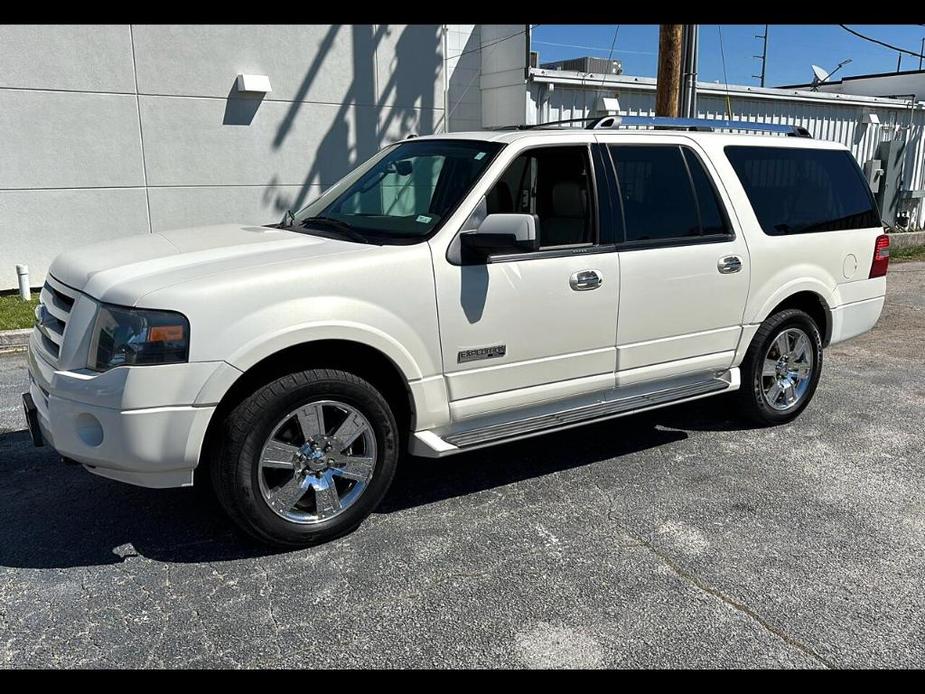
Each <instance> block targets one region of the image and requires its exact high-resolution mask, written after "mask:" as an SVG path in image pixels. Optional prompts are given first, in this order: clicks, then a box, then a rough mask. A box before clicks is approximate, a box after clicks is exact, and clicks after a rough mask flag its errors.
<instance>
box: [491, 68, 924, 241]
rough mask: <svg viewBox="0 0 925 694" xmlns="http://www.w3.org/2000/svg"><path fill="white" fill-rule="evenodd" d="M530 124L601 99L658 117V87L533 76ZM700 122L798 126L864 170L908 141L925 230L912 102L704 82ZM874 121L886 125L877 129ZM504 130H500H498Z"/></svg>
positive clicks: (909, 170) (645, 82) (919, 108)
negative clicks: (847, 152) (894, 142)
mask: <svg viewBox="0 0 925 694" xmlns="http://www.w3.org/2000/svg"><path fill="white" fill-rule="evenodd" d="M525 87H526V97H527V112H526V114H525V122H527V123H537V122H547V121H553V120H563V119H568V118H582V117H585V116H588V115H592V114H593V112H594V109H595V103H596V101H597V99H598V97H600V96H607V97H613V96H616V97H617V98H618V99H619V104H620V113H621V114H622V115H644V116H654V115H655V80H654V79H652V78H646V77H632V76H626V75H619V76H616V75H608V76H606V77H605V76H603V75H580V74H578V73H564V72H561V71H545V70H536V69H533V70H531V79H530V82H529V83H528V84H527V85H525ZM697 110H698V117H699V118H708V119H716V118H720V119H721V118H732V119H735V120H745V121H753V122H755V121H760V122H765V123H779V124H786V125H799V126H802V127H804V128H806V129H807V130H808V131H809V132H810V133H811V134H812V136H813V137H814V138H816V139H820V140H830V141H833V142H840V143H842V144H844V145H846V146H847V147H849V148H850V149H851V152H852V153H853V154H854V156H855V158H856V159H857V160H858V162H859V163H860V164H862V165H863V164H864V163H865V162H867V161H868V160H870V159H874V158H876V157H877V152H878V147H879V145H880V143H881V142H883V141H885V140H889V139H892V138H897V137H898V138H903V139H904V140H905V142H906V148H905V156H904V162H903V170H902V180H903V188H904V190H907V191H910V195H909V197H907V198H905V199H904V204H905V205H906V207H907V208H908V209H909V210H910V226H911V227H914V228H922V227H923V225H925V205H923V204H921V200H922V198H921V197H919V196H920V195H921V194H922V191H923V189H925V166H923V165H925V138H923V126H925V104H923V103H922V102H915V103H913V102H912V101H911V100H909V99H907V100H902V99H888V98H879V97H869V96H856V95H849V94H827V93H823V92H810V91H801V90H796V89H768V88H764V89H763V88H759V87H748V86H740V85H729V86H728V88H727V87H726V86H725V85H718V84H715V83H707V82H698V84H697ZM870 114H873V115H874V116H875V117H876V119H877V120H879V124H877V123H870V122H869V121H870V120H871V119H870V118H869V115H870ZM499 125H500V124H499Z"/></svg>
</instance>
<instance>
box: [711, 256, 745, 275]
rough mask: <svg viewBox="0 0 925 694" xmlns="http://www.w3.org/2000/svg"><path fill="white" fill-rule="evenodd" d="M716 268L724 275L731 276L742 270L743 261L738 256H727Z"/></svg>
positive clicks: (720, 260) (721, 259)
mask: <svg viewBox="0 0 925 694" xmlns="http://www.w3.org/2000/svg"><path fill="white" fill-rule="evenodd" d="M716 266H717V268H719V271H720V272H721V273H722V274H724V275H729V274H731V273H733V272H738V271H739V270H741V269H742V259H741V258H740V257H739V256H737V255H727V256H726V257H724V258H720V259H719V262H717V264H716Z"/></svg>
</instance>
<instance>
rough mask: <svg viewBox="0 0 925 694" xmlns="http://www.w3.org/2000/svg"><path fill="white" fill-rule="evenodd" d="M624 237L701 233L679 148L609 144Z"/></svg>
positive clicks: (644, 238)
mask: <svg viewBox="0 0 925 694" xmlns="http://www.w3.org/2000/svg"><path fill="white" fill-rule="evenodd" d="M609 149H610V156H611V158H612V159H613V163H614V167H615V169H616V172H617V182H618V183H619V186H620V199H621V202H622V204H623V218H624V221H625V225H626V240H627V241H630V242H631V241H659V240H667V239H683V238H687V237H696V236H700V235H701V229H700V215H699V213H698V210H697V201H696V199H695V198H694V191H693V189H692V188H691V179H690V176H688V173H687V166H686V164H685V162H684V156H683V155H682V153H681V148H680V147H676V146H673V145H661V146H659V145H652V146H650V145H611V146H610V148H609Z"/></svg>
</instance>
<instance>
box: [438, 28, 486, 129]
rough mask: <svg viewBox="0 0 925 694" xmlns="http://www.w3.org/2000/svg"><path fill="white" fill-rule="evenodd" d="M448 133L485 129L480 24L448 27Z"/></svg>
mask: <svg viewBox="0 0 925 694" xmlns="http://www.w3.org/2000/svg"><path fill="white" fill-rule="evenodd" d="M446 38H447V48H446V78H447V105H446V112H447V124H448V127H447V130H448V131H450V132H459V131H464V130H479V129H480V128H481V127H482V89H481V83H480V77H481V74H482V50H481V30H480V25H478V24H450V25H448V26H447V34H446Z"/></svg>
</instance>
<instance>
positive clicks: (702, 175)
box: [681, 147, 732, 236]
mask: <svg viewBox="0 0 925 694" xmlns="http://www.w3.org/2000/svg"><path fill="white" fill-rule="evenodd" d="M681 151H682V152H683V153H684V159H685V161H686V162H687V169H688V171H690V172H691V183H693V184H694V193H695V195H696V196H697V207H698V209H699V210H700V226H701V227H702V229H703V234H704V236H706V235H709V234H730V233H732V230H731V229H730V228H729V221H728V219H727V217H726V215H725V213H724V212H723V206H722V205H723V203H722V202H720V199H719V195H718V194H717V192H716V188H715V187H714V186H713V183H711V182H710V177H709V174H707V172H706V171H705V170H704V168H703V163H702V162H701V161H700V158H699V157H698V156H697V155H696V154H694V152H693V151H692V150H690V149H688V148H687V147H682V148H681Z"/></svg>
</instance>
